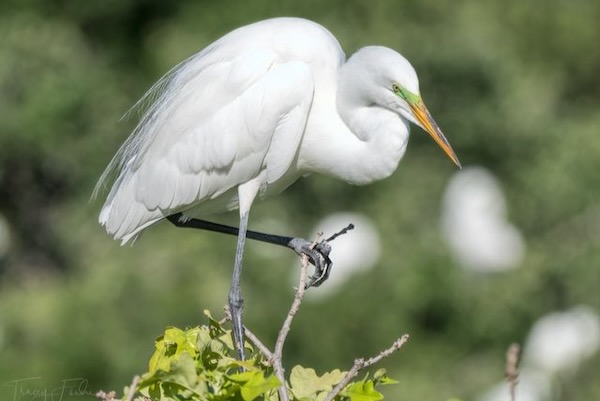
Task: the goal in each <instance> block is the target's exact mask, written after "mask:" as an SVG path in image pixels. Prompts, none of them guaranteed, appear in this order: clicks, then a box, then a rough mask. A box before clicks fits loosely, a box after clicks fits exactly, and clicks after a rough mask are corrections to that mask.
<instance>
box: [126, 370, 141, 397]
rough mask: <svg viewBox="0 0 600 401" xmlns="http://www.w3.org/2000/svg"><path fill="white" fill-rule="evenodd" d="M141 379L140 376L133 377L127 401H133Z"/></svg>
mask: <svg viewBox="0 0 600 401" xmlns="http://www.w3.org/2000/svg"><path fill="white" fill-rule="evenodd" d="M140 380H141V377H140V376H139V375H135V376H133V380H132V381H131V385H130V386H129V393H128V394H127V398H126V399H125V401H132V400H133V396H134V395H135V392H136V391H137V388H138V385H139V384H140Z"/></svg>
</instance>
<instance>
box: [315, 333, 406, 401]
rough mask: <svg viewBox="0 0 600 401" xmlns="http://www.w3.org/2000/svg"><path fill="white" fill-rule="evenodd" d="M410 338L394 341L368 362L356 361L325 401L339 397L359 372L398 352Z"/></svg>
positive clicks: (403, 337) (404, 336)
mask: <svg viewBox="0 0 600 401" xmlns="http://www.w3.org/2000/svg"><path fill="white" fill-rule="evenodd" d="M408 338H409V336H408V334H404V335H403V336H402V337H400V338H398V339H397V340H396V341H394V343H393V344H392V345H391V346H390V347H389V348H387V349H385V350H383V351H381V352H380V353H379V354H378V355H376V356H374V357H371V358H369V359H367V360H366V361H365V359H364V358H359V359H355V360H354V365H352V368H351V369H350V370H349V371H348V373H346V375H345V376H344V378H343V379H342V380H341V381H340V382H339V383H338V384H337V385H336V386H335V387H334V388H333V390H331V391H330V392H329V394H327V397H325V399H324V400H323V401H332V400H333V399H334V398H335V396H336V395H338V394H339V393H340V392H341V391H342V390H343V389H344V387H346V386H347V385H348V383H350V380H352V379H353V378H354V377H355V376H356V375H357V374H358V372H360V371H361V370H362V369H364V368H367V367H369V366H371V365H373V364H376V363H378V362H379V361H381V360H382V359H383V358H387V357H388V356H390V355H392V354H393V353H394V352H396V351H398V350H399V349H400V348H402V346H403V345H404V344H405V343H406V342H407V341H408Z"/></svg>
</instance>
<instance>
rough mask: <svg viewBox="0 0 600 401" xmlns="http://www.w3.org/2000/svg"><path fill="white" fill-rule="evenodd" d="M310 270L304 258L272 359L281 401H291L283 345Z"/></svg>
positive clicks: (302, 296)
mask: <svg viewBox="0 0 600 401" xmlns="http://www.w3.org/2000/svg"><path fill="white" fill-rule="evenodd" d="M320 237H321V234H318V235H317V238H316V239H315V240H314V241H313V243H312V245H311V247H314V246H315V245H316V244H317V242H318V240H319V239H320ZM307 270H308V256H307V255H303V256H302V262H301V263H300V279H299V283H298V288H297V289H296V294H295V295H294V301H293V302H292V305H291V306H290V310H289V311H288V314H287V316H286V318H285V320H284V322H283V325H282V326H281V330H279V334H278V335H277V341H276V342H275V350H274V351H273V355H272V358H271V365H272V366H273V370H274V371H275V375H276V376H277V378H278V379H279V381H280V382H281V386H280V387H279V390H278V391H279V401H289V396H288V393H287V387H286V385H285V371H284V369H283V363H282V355H283V345H284V344H285V339H286V338H287V335H288V333H289V332H290V328H291V326H292V320H294V316H296V313H297V312H298V310H299V309H300V304H301V303H302V299H303V298H304V291H305V290H306V272H307Z"/></svg>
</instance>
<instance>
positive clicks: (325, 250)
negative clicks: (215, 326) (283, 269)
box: [167, 213, 345, 314]
mask: <svg viewBox="0 0 600 401" xmlns="http://www.w3.org/2000/svg"><path fill="white" fill-rule="evenodd" d="M167 219H168V220H169V221H170V222H171V223H173V224H174V225H175V226H177V227H184V228H196V229H200V230H208V231H214V232H219V233H223V234H230V235H238V233H239V232H240V230H239V229H238V228H237V227H231V226H226V225H223V224H217V223H212V222H209V221H205V220H198V219H188V218H185V217H184V216H183V215H182V213H176V214H173V215H170V216H167ZM246 223H247V222H246ZM246 227H247V226H246ZM246 227H244V230H246ZM344 232H345V231H344ZM246 238H250V239H253V240H256V241H261V242H267V243H269V244H275V245H280V246H285V247H286V248H290V249H293V250H294V251H295V252H296V253H297V254H298V255H306V256H308V258H309V260H310V262H311V263H312V264H313V266H315V272H314V274H313V275H312V276H311V277H310V280H309V282H308V283H307V284H306V287H307V288H310V287H318V286H320V285H321V284H323V283H324V282H325V280H327V278H328V277H329V272H330V270H331V266H332V262H331V259H329V252H331V247H330V246H329V244H328V241H329V240H332V239H333V238H335V235H334V236H332V237H331V238H329V239H327V240H325V241H321V242H319V243H317V244H316V245H315V247H314V248H312V242H309V241H307V240H305V239H302V238H293V237H286V236H282V235H274V234H265V233H261V232H258V231H250V230H246ZM239 241H240V240H239V236H238V246H239ZM236 258H237V254H236ZM240 266H241V264H240ZM232 314H233V311H232Z"/></svg>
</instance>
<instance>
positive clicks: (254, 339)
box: [244, 326, 273, 361]
mask: <svg viewBox="0 0 600 401" xmlns="http://www.w3.org/2000/svg"><path fill="white" fill-rule="evenodd" d="M244 335H245V336H246V338H247V339H248V340H249V341H250V342H251V343H252V344H254V346H255V347H256V348H258V350H259V351H260V353H261V354H263V356H264V357H265V358H266V359H267V360H268V361H271V360H272V359H273V353H272V352H271V350H270V349H269V348H267V346H266V345H265V344H263V342H262V341H260V340H259V339H258V337H256V335H255V334H254V333H253V332H251V331H250V330H249V329H248V328H247V327H246V326H244Z"/></svg>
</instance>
